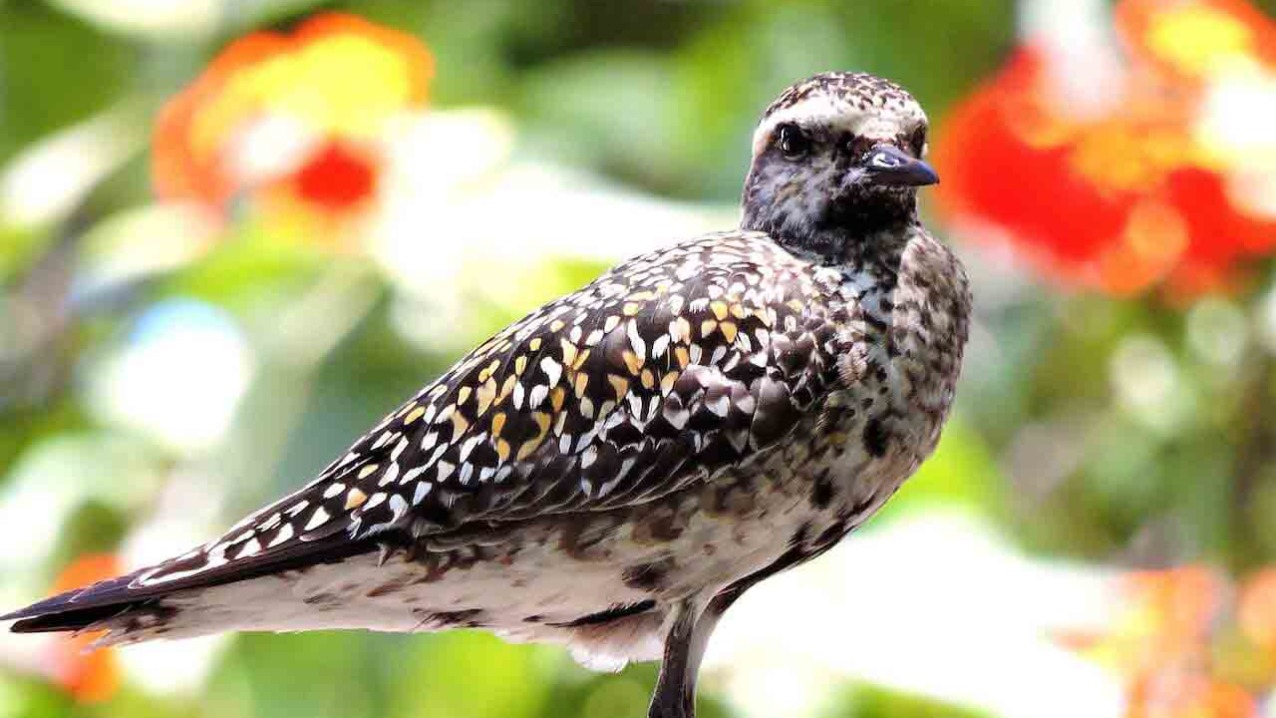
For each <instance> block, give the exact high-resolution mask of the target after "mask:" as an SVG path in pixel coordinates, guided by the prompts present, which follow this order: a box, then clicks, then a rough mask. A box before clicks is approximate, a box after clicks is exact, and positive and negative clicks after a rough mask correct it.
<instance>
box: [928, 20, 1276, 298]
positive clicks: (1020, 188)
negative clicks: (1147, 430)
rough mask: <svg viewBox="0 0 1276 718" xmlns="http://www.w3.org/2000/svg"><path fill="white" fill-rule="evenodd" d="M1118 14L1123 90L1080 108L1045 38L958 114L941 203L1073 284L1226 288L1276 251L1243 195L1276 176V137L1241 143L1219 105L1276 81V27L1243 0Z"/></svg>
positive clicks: (940, 151) (1267, 220) (943, 148)
mask: <svg viewBox="0 0 1276 718" xmlns="http://www.w3.org/2000/svg"><path fill="white" fill-rule="evenodd" d="M1116 24H1117V30H1118V32H1119V34H1120V35H1121V37H1122V38H1123V39H1124V41H1125V45H1126V46H1127V47H1128V48H1129V53H1128V56H1127V63H1126V65H1125V66H1124V67H1122V68H1121V69H1120V76H1119V77H1116V78H1107V79H1108V80H1110V82H1108V83H1107V85H1105V86H1109V85H1110V86H1111V87H1114V88H1120V89H1114V90H1112V91H1110V92H1107V93H1103V92H1098V94H1099V95H1100V97H1099V100H1100V101H1099V102H1097V103H1093V106H1087V107H1084V108H1077V107H1074V105H1075V104H1077V103H1075V102H1072V101H1071V100H1070V98H1069V96H1068V91H1067V90H1066V89H1064V88H1063V87H1061V85H1060V82H1059V80H1058V78H1059V76H1060V75H1061V74H1066V73H1069V72H1072V69H1071V68H1062V67H1058V66H1056V64H1055V63H1057V62H1058V59H1057V56H1056V55H1054V54H1052V53H1051V52H1050V51H1048V50H1046V49H1045V45H1044V44H1042V43H1040V42H1036V41H1032V42H1029V43H1028V44H1026V45H1025V46H1023V47H1021V48H1020V49H1019V50H1018V51H1017V52H1016V53H1015V54H1014V55H1013V56H1012V57H1011V59H1010V60H1009V62H1008V63H1007V65H1006V66H1005V67H1004V68H1003V70H1002V71H1001V73H1000V74H999V75H998V76H997V77H995V78H994V79H993V80H992V81H990V82H989V83H987V84H986V85H985V86H983V87H982V88H980V89H978V90H977V91H976V92H975V93H974V94H973V95H972V96H970V97H969V98H967V99H966V100H965V101H964V102H962V103H961V104H960V105H959V106H958V107H957V108H956V109H955V110H954V111H953V113H952V115H951V116H950V117H949V118H948V121H947V123H946V124H945V126H944V127H943V130H942V132H941V134H940V136H939V137H938V138H937V139H936V142H935V146H936V155H935V162H936V164H937V165H938V169H939V173H940V175H941V176H942V177H943V178H944V182H943V184H942V185H941V186H940V187H939V192H938V200H939V204H940V210H941V212H943V213H944V214H946V215H947V216H948V217H949V218H950V219H951V220H953V221H954V222H955V223H956V224H958V225H965V226H966V227H967V228H969V229H972V230H974V231H972V232H971V234H972V235H973V236H976V237H980V236H990V234H991V233H988V232H982V231H979V229H980V228H981V227H989V226H991V227H995V228H997V229H999V230H1001V234H1002V235H1003V236H1006V237H1007V238H1008V239H1009V241H1010V242H1011V243H1012V244H1013V245H1014V246H1015V247H1016V248H1017V249H1018V250H1020V253H1021V254H1023V255H1025V256H1026V257H1027V258H1028V259H1029V261H1030V262H1032V263H1033V264H1034V265H1035V266H1037V267H1038V268H1040V269H1041V270H1042V271H1043V272H1044V273H1045V274H1047V275H1048V276H1053V277H1057V278H1059V279H1062V280H1063V281H1065V282H1066V283H1070V284H1078V285H1081V286H1088V287H1094V288H1099V289H1102V290H1105V291H1109V292H1112V293H1116V294H1129V293H1133V292H1137V291H1140V290H1143V289H1145V288H1147V287H1149V286H1152V285H1154V284H1157V283H1159V282H1163V281H1164V282H1167V283H1168V284H1169V285H1170V287H1171V288H1172V289H1173V290H1175V291H1177V292H1180V293H1185V294H1189V295H1190V294H1197V293H1200V292H1203V291H1207V290H1210V289H1213V288H1216V287H1219V286H1222V285H1225V284H1227V283H1229V282H1231V281H1232V280H1233V279H1234V274H1235V271H1234V270H1235V268H1236V266H1237V265H1238V263H1239V262H1240V261H1241V260H1243V259H1245V258H1247V257H1254V256H1261V255H1265V254H1268V253H1270V252H1271V251H1273V249H1276V217H1273V216H1264V215H1263V214H1262V213H1261V211H1260V210H1258V209H1256V208H1254V207H1251V206H1245V205H1244V204H1243V203H1242V202H1239V201H1237V199H1236V196H1237V195H1238V194H1239V193H1238V190H1237V186H1238V184H1240V183H1242V181H1250V182H1253V181H1254V177H1255V176H1256V175H1257V176H1260V177H1261V178H1263V180H1264V181H1268V182H1276V156H1271V153H1272V152H1276V139H1270V138H1269V140H1268V143H1269V144H1272V145H1273V147H1266V146H1264V147H1265V151H1266V152H1268V154H1266V155H1264V154H1261V153H1257V152H1249V151H1246V150H1244V149H1242V150H1238V149H1237V148H1236V147H1233V146H1231V144H1229V143H1231V142H1233V141H1234V140H1236V138H1233V137H1226V136H1224V137H1219V136H1217V134H1218V130H1217V128H1216V127H1214V126H1213V125H1210V123H1209V121H1208V120H1209V119H1210V118H1209V117H1208V112H1209V109H1210V105H1209V102H1210V97H1211V93H1212V92H1214V91H1215V90H1216V89H1217V87H1218V86H1221V85H1222V84H1223V83H1225V82H1232V81H1233V80H1235V79H1236V78H1242V79H1243V80H1245V81H1247V82H1248V81H1252V82H1251V84H1252V85H1254V86H1256V87H1259V88H1264V87H1268V88H1269V87H1271V86H1276V85H1273V84H1266V85H1264V84H1263V83H1265V82H1266V83H1276V25H1273V23H1272V22H1271V21H1270V20H1267V19H1266V18H1265V17H1263V15H1262V14H1261V13H1260V12H1258V11H1257V10H1254V9H1253V8H1251V7H1249V6H1248V5H1246V4H1245V3H1244V2H1241V0H1124V2H1122V3H1120V4H1119V5H1118V8H1117V12H1116ZM1255 78H1258V79H1257V80H1256V79H1255ZM1088 89H1089V90H1095V91H1098V90H1101V89H1102V88H1098V87H1089V88H1088ZM1258 92H1260V93H1261V92H1270V90H1263V89H1260V90H1258ZM1232 119H1237V118H1232ZM1239 119H1241V120H1244V119H1245V118H1239ZM1270 134H1271V133H1270V131H1269V132H1267V135H1270ZM1238 156H1240V159H1238ZM1256 156H1257V157H1258V158H1259V160H1266V161H1265V162H1260V163H1259V164H1258V165H1257V166H1255V165H1254V164H1253V163H1254V157H1256ZM1241 162H1249V163H1250V164H1247V165H1245V166H1242V165H1241V164H1240V163H1241Z"/></svg>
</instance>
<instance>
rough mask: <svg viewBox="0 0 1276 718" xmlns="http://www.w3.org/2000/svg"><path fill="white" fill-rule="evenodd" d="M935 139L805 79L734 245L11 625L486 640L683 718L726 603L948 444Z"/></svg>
mask: <svg viewBox="0 0 1276 718" xmlns="http://www.w3.org/2000/svg"><path fill="white" fill-rule="evenodd" d="M927 131H928V121H927V118H926V114H925V112H924V111H923V109H922V107H921V105H920V104H919V103H918V101H917V100H916V99H915V98H914V97H913V96H912V95H911V94H909V92H908V91H906V90H905V89H904V88H903V87H901V86H900V85H898V84H896V83H894V82H892V81H889V80H886V79H883V78H880V77H877V76H874V75H871V74H867V73H858V72H843V71H836V72H826V73H822V74H818V75H814V76H812V77H809V78H807V79H804V80H802V81H800V82H797V83H795V84H793V85H792V86H790V87H788V88H787V89H785V90H784V91H783V92H782V93H781V94H780V95H779V96H778V97H777V98H776V99H775V100H774V101H773V102H772V103H771V104H770V105H769V106H768V107H767V108H766V109H765V111H764V112H763V114H762V116H761V119H760V121H759V123H758V125H757V127H756V130H755V131H754V134H753V138H752V152H751V162H750V166H749V170H748V173H747V176H746V178H745V182H744V189H743V193H742V199H741V205H742V215H741V217H742V219H741V221H740V223H739V227H738V228H737V229H734V230H729V231H721V232H715V233H710V234H706V235H702V236H699V237H694V238H691V239H688V240H685V241H682V242H679V243H676V244H671V245H668V246H664V247H662V248H660V249H656V250H654V251H650V252H647V253H645V254H641V255H639V256H636V257H633V258H631V259H629V260H627V261H625V262H623V263H621V264H619V265H617V266H615V267H614V268H612V269H610V270H609V271H607V272H605V273H604V274H602V275H601V276H599V277H598V278H596V279H595V280H594V281H592V282H591V283H589V284H588V285H586V286H584V287H583V288H581V289H579V290H577V291H575V292H573V293H571V294H568V295H566V296H564V297H562V298H560V299H557V300H555V301H552V302H549V303H547V304H545V305H544V306H542V307H540V308H539V309H536V310H535V311H532V312H531V313H530V314H528V315H527V316H525V317H524V318H522V319H521V320H518V321H516V322H514V323H513V324H511V325H509V326H508V327H506V328H505V329H504V330H502V331H500V332H499V333H497V334H495V335H494V336H492V337H491V338H490V339H488V340H487V341H485V342H483V343H482V344H480V345H479V346H477V347H476V348H475V349H474V350H473V351H471V352H469V353H468V354H467V355H465V356H464V357H463V358H461V359H460V360H459V361H458V362H457V363H456V364H454V365H453V366H452V367H451V368H450V369H448V370H447V371H446V372H445V373H444V374H443V375H442V376H440V377H439V378H437V379H435V380H434V381H432V382H430V383H428V384H426V385H425V386H424V387H423V388H422V389H421V390H420V391H419V392H418V393H416V394H415V395H414V396H413V397H412V398H411V399H409V400H407V401H406V402H404V403H403V404H401V405H400V406H398V407H397V408H395V409H394V410H393V411H391V412H390V413H389V414H388V415H386V416H385V417H384V419H383V420H381V421H380V423H378V424H377V425H376V426H375V427H373V428H372V429H371V430H370V431H369V432H367V433H366V434H365V435H363V436H362V437H361V438H359V439H358V440H357V441H355V442H354V443H353V445H351V446H350V447H349V448H348V449H347V450H345V451H344V452H342V453H341V454H340V455H339V456H338V457H337V458H336V459H335V460H334V461H333V462H332V463H331V464H329V465H328V466H327V468H325V469H324V470H323V471H322V472H321V473H319V475H318V476H317V477H316V478H314V479H313V480H312V481H311V482H310V483H309V484H307V485H305V486H304V487H303V488H301V489H299V490H297V491H295V492H293V493H291V494H289V495H287V496H285V497H284V498H282V499H280V500H278V501H276V502H274V503H271V504H269V505H267V506H265V507H264V508H261V509H259V510H257V511H254V512H252V513H251V514H250V515H249V516H247V517H246V518H244V519H243V520H242V521H240V522H238V523H237V524H235V525H234V526H233V527H232V528H230V529H229V530H228V531H227V532H225V533H224V534H223V535H221V536H219V537H218V538H216V539H214V540H212V541H209V542H208V543H205V544H203V545H201V546H198V547H196V548H194V549H192V550H190V551H188V552H186V553H183V554H180V555H177V556H175V557H173V558H170V559H168V560H165V561H162V562H160V563H158V564H155V565H152V566H148V567H145V568H142V569H140V570H137V571H134V572H132V573H129V574H127V575H123V576H119V577H116V578H112V579H108V580H105V581H102V582H99V583H96V584H93V585H91V586H88V587H86V588H82V589H79V590H73V591H68V592H65V593H62V594H60V595H57V596H54V597H52V598H48V599H46V600H43V601H40V602H38V603H35V604H33V605H31V606H28V607H26V608H23V609H21V610H18V611H14V612H12V613H9V614H7V615H5V616H3V617H2V619H3V620H6V621H16V623H14V624H13V625H12V626H11V630H12V631H14V632H18V633H26V632H48V631H54V632H56V631H102V632H103V633H102V635H101V638H99V639H98V643H99V644H101V645H115V644H129V643H135V642H139V641H146V640H152V639H162V638H182V637H188V636H197V635H202V634H209V633H218V632H224V631H236V630H238V631H300V630H316V629H370V630H377V631H392V632H418V631H421V632H429V631H440V630H445V629H453V628H481V629H486V630H488V631H491V632H493V633H496V634H497V635H499V636H501V637H503V638H505V639H507V640H510V641H535V642H548V643H557V644H562V645H565V646H566V647H567V648H568V649H569V650H570V651H571V653H572V655H573V656H574V657H576V658H577V659H578V660H580V661H581V662H582V663H583V664H585V665H587V666H590V667H593V668H598V669H609V670H618V669H619V668H620V667H622V666H624V665H625V664H626V663H627V662H629V661H644V660H659V661H660V671H659V674H658V677H657V679H656V684H655V688H654V691H653V694H652V698H651V701H650V704H649V707H648V716H649V718H693V716H694V714H695V690H696V681H697V675H698V673H699V666H700V662H701V658H702V656H703V654H704V651H705V647H706V645H707V643H708V641H709V638H710V635H711V634H712V632H713V630H714V627H715V626H716V625H717V623H718V622H719V620H720V619H721V618H722V616H723V615H724V613H725V612H726V611H727V610H728V608H729V607H730V606H731V605H732V604H733V603H734V602H735V601H736V600H737V599H738V598H739V597H740V596H741V595H743V594H744V593H745V592H746V591H747V590H748V589H749V588H750V587H751V586H754V585H755V584H757V583H758V582H760V581H762V580H765V579H766V578H768V577H770V576H773V575H775V574H776V573H779V572H780V571H783V570H785V569H788V568H790V567H792V566H796V565H798V564H801V563H803V562H806V561H809V560H811V559H813V558H815V557H816V556H819V555H820V554H822V553H824V552H825V551H827V550H828V549H830V548H831V547H833V546H834V545H836V544H837V543H838V542H839V541H841V540H842V539H843V538H844V537H845V536H847V535H848V534H849V533H851V532H852V531H853V530H855V529H856V528H857V527H859V526H860V525H862V524H863V523H864V522H865V521H866V520H867V519H868V518H869V517H870V516H872V515H873V514H874V513H875V512H876V511H877V510H878V509H880V508H881V507H882V505H883V504H884V503H885V502H886V501H887V500H888V499H889V498H890V497H891V496H892V495H893V494H894V493H895V492H896V490H897V489H899V488H900V486H901V484H902V483H903V482H904V481H905V479H907V478H908V477H909V476H910V475H912V474H913V473H914V472H915V471H916V470H917V468H918V467H919V465H920V464H921V463H922V462H923V461H924V460H925V459H926V458H927V457H928V456H929V455H930V454H931V453H932V452H933V450H934V449H935V446H936V444H937V442H938V441H939V438H940V434H941V430H942V427H943V425H944V423H945V421H946V419H947V416H948V414H949V410H950V407H951V405H952V402H953V399H954V395H955V391H956V385H957V382H958V378H959V375H960V371H961V364H962V356H963V352H964V348H965V344H966V340H967V335H968V332H969V323H970V312H971V303H972V298H971V290H970V284H969V281H968V279H967V276H966V273H965V270H964V269H963V267H962V264H961V262H960V261H959V259H958V258H957V257H956V255H955V254H954V253H953V252H952V251H951V250H950V249H949V248H948V247H947V246H946V245H945V244H944V243H943V242H941V241H940V240H938V239H937V238H936V237H935V236H934V235H932V234H931V233H930V232H929V231H928V230H927V229H926V227H925V226H924V225H923V224H922V221H921V219H920V218H919V214H918V209H917V194H918V191H919V188H921V187H924V186H927V185H932V184H935V183H937V182H938V181H939V178H938V176H937V174H936V172H935V170H934V169H933V168H932V167H931V166H930V165H929V164H928V163H927V162H926V161H925V159H924V155H925V152H926V148H927ZM599 231H600V241H603V240H605V228H600V229H599ZM777 620H780V619H779V617H777Z"/></svg>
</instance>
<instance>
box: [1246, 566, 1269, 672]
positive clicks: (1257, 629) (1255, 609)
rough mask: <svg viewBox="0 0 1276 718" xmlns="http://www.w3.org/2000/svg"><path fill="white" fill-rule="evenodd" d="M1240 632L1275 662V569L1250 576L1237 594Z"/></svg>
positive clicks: (1267, 569)
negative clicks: (1239, 594)
mask: <svg viewBox="0 0 1276 718" xmlns="http://www.w3.org/2000/svg"><path fill="white" fill-rule="evenodd" d="M1239 620H1240V624H1241V631H1242V632H1244V634H1245V637H1246V638H1248V639H1249V640H1250V641H1251V642H1253V643H1254V644H1255V645H1257V646H1258V647H1260V648H1262V649H1264V650H1266V651H1267V652H1268V653H1269V654H1270V655H1271V656H1272V660H1274V661H1276V568H1266V569H1264V570H1262V571H1259V572H1258V573H1257V574H1255V575H1254V576H1252V577H1251V578H1250V579H1249V581H1248V582H1246V584H1245V587H1244V588H1243V589H1242V591H1241V599H1240V608H1239Z"/></svg>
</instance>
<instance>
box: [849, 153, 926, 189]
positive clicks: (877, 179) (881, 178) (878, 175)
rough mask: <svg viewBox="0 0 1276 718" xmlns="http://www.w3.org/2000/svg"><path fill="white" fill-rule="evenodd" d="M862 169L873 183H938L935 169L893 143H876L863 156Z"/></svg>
mask: <svg viewBox="0 0 1276 718" xmlns="http://www.w3.org/2000/svg"><path fill="white" fill-rule="evenodd" d="M864 169H865V170H866V171H867V172H868V178H869V181H870V182H872V183H873V184H880V185H887V186H893V187H921V186H923V185H930V184H938V183H939V175H938V174H935V169H934V168H933V167H931V166H930V165H928V164H926V163H925V162H923V161H922V160H919V159H917V158H916V157H913V156H912V155H910V154H908V153H907V152H905V151H903V150H901V149H900V148H898V147H895V146H894V145H878V146H876V147H874V148H873V149H871V150H869V151H868V154H867V155H865V156H864Z"/></svg>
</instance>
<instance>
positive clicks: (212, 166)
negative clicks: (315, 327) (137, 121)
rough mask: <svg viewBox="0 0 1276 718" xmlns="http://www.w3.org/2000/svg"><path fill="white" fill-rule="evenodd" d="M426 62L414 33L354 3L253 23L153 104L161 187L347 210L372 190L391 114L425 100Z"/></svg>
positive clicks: (205, 196) (216, 198) (186, 194)
mask: <svg viewBox="0 0 1276 718" xmlns="http://www.w3.org/2000/svg"><path fill="white" fill-rule="evenodd" d="M432 72H433V60H432V58H431V56H430V54H429V52H428V51H427V50H426V49H425V46H424V45H422V44H421V42H420V41H418V40H417V39H416V38H414V37H412V36H410V35H406V34H403V33H400V32H397V31H394V30H390V29H388V28H384V27H380V26H377V25H374V24H372V23H369V22H367V21H365V20H362V19H359V18H356V17H353V16H349V15H339V14H326V15H320V16H317V17H314V18H312V19H310V20H309V21H307V22H306V23H304V24H303V25H301V26H300V27H298V28H297V29H296V31H294V32H293V33H292V34H291V35H280V34H276V33H270V32H260V33H254V34H252V35H248V36H247V37H244V38H242V39H240V40H238V41H236V42H234V43H232V44H231V45H230V46H228V47H227V48H226V49H225V50H223V51H222V52H221V53H220V54H219V55H218V56H217V57H216V58H215V59H214V60H213V61H212V63H210V65H209V66H208V68H207V69H206V70H205V71H204V73H203V74H202V75H200V77H199V78H197V79H196V80H195V81H194V82H193V83H192V84H191V85H190V86H188V87H187V88H186V89H185V90H183V91H182V92H181V93H180V94H179V95H177V96H176V97H174V98H173V99H172V100H171V101H170V102H169V103H168V104H167V105H166V106H165V107H164V109H163V111H162V112H161V113H160V117H159V121H158V124H157V126H156V129H155V135H154V154H153V171H154V177H155V185H156V189H157V191H158V193H159V195H160V196H161V197H162V198H165V199H185V200H195V201H199V202H202V203H205V204H208V205H211V206H214V207H218V208H225V207H226V206H227V205H228V204H229V203H230V202H231V201H233V200H238V199H241V198H249V199H254V200H264V201H267V202H274V203H275V204H276V205H279V206H283V207H290V206H293V205H296V204H299V205H301V206H303V207H305V208H308V209H310V210H315V211H318V212H320V213H323V214H328V215H341V214H348V213H350V212H352V211H354V210H357V209H359V208H361V207H362V206H363V205H364V204H365V203H366V202H368V201H369V200H370V199H371V198H372V197H373V196H374V194H375V191H376V187H377V181H376V180H377V174H378V170H379V168H380V162H381V158H380V157H379V154H380V146H379V141H380V138H381V136H382V134H383V132H384V130H385V126H386V124H387V122H388V121H389V120H391V119H392V118H394V117H395V116H397V115H399V114H401V113H404V112H407V111H410V110H412V109H416V108H419V107H422V106H423V105H424V103H425V99H426V92H427V89H428V85H429V80H430V77H431V74H432Z"/></svg>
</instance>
